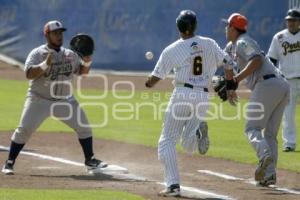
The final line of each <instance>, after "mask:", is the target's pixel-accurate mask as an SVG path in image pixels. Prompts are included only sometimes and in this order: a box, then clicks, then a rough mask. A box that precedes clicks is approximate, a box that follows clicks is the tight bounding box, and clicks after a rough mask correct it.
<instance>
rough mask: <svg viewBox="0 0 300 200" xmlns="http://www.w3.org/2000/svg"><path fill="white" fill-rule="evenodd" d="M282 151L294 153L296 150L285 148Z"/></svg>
mask: <svg viewBox="0 0 300 200" xmlns="http://www.w3.org/2000/svg"><path fill="white" fill-rule="evenodd" d="M282 151H283V152H294V151H295V148H293V147H284V148H283V150H282Z"/></svg>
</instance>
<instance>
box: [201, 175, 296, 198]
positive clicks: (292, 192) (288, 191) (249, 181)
mask: <svg viewBox="0 0 300 200" xmlns="http://www.w3.org/2000/svg"><path fill="white" fill-rule="evenodd" d="M197 171H198V172H200V173H203V174H209V175H212V176H217V177H220V178H223V179H226V180H234V181H237V180H239V181H244V182H245V183H248V184H251V185H256V182H255V181H254V180H253V179H244V178H238V177H234V176H230V175H227V174H222V173H219V172H213V171H210V170H197ZM269 187H270V188H273V189H275V190H278V191H282V192H287V193H291V194H300V191H297V190H291V189H288V188H281V187H277V186H276V185H271V186H269Z"/></svg>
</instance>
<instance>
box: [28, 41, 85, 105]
mask: <svg viewBox="0 0 300 200" xmlns="http://www.w3.org/2000/svg"><path fill="white" fill-rule="evenodd" d="M48 52H49V48H48V47H47V45H41V46H39V47H37V48H35V49H33V50H32V51H31V52H30V53H29V55H28V57H27V59H26V62H25V68H24V70H25V72H26V73H27V71H28V69H30V68H34V67H38V65H39V64H40V63H41V62H43V61H44V60H45V59H46V57H47V55H48ZM79 67H80V58H79V56H78V55H77V54H76V53H74V52H73V51H71V50H69V49H65V48H63V47H61V49H60V51H59V52H56V51H54V53H53V58H52V64H51V67H48V68H47V70H46V72H45V73H44V74H43V75H42V76H40V77H39V78H36V79H33V80H30V82H29V89H28V95H29V96H31V95H32V94H35V95H38V96H40V97H42V98H45V99H53V98H54V99H56V98H58V97H66V96H68V95H70V92H71V90H70V85H67V84H64V83H59V82H61V81H63V82H69V83H70V84H71V80H72V79H73V74H74V73H78V72H79ZM55 81H57V84H55V85H53V86H52V88H51V84H53V83H54V82H55ZM51 90H52V92H51ZM51 93H52V94H51Z"/></svg>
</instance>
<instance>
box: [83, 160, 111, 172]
mask: <svg viewBox="0 0 300 200" xmlns="http://www.w3.org/2000/svg"><path fill="white" fill-rule="evenodd" d="M84 164H85V166H86V168H87V170H94V169H101V168H105V167H107V166H108V165H107V163H105V162H103V161H101V160H98V159H96V158H91V159H90V160H87V161H85V163H84Z"/></svg>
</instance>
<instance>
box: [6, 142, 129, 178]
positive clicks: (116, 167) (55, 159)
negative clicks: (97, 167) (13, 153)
mask: <svg viewBox="0 0 300 200" xmlns="http://www.w3.org/2000/svg"><path fill="white" fill-rule="evenodd" d="M0 149H3V150H5V151H9V148H8V147H4V146H1V145H0ZM20 154H23V155H27V156H33V157H37V158H41V159H44V160H52V161H56V162H60V163H64V164H68V165H73V166H78V167H84V166H85V165H84V164H83V163H80V162H76V161H71V160H66V159H64V158H58V157H53V156H48V155H44V154H39V153H32V152H26V151H21V152H20ZM108 167H109V168H112V169H116V170H118V171H124V172H126V171H128V170H127V169H126V168H124V167H121V166H118V165H108ZM102 171H103V172H105V169H103V170H102Z"/></svg>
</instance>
